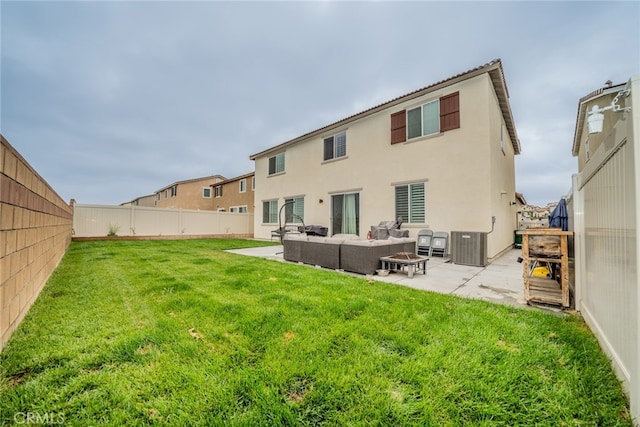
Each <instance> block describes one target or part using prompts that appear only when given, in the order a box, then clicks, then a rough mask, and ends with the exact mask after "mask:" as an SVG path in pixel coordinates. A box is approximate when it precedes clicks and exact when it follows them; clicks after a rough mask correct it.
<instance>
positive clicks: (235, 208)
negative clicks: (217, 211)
mask: <svg viewBox="0 0 640 427" xmlns="http://www.w3.org/2000/svg"><path fill="white" fill-rule="evenodd" d="M229 212H233V213H247V207H246V206H231V207H230V208H229Z"/></svg>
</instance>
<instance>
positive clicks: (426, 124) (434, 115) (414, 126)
mask: <svg viewBox="0 0 640 427" xmlns="http://www.w3.org/2000/svg"><path fill="white" fill-rule="evenodd" d="M439 132H440V100H439V99H436V100H434V101H431V102H427V103H426V104H422V105H420V106H418V107H416V108H412V109H410V110H407V138H408V139H411V138H418V137H420V136H426V135H433V134H436V133H439Z"/></svg>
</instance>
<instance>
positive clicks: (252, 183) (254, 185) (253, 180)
mask: <svg viewBox="0 0 640 427" xmlns="http://www.w3.org/2000/svg"><path fill="white" fill-rule="evenodd" d="M255 189H256V177H255V175H254V176H252V177H251V191H254V190H255Z"/></svg>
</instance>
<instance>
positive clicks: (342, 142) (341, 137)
mask: <svg viewBox="0 0 640 427" xmlns="http://www.w3.org/2000/svg"><path fill="white" fill-rule="evenodd" d="M346 155H347V132H340V133H337V134H335V135H332V136H330V137H328V138H325V139H324V160H331V159H337V158H340V157H345V156H346Z"/></svg>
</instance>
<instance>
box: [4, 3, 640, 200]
mask: <svg viewBox="0 0 640 427" xmlns="http://www.w3.org/2000/svg"><path fill="white" fill-rule="evenodd" d="M0 25H1V29H0V48H1V49H0V60H1V62H0V91H1V92H0V132H1V133H2V135H3V136H4V137H5V138H6V139H7V140H8V141H9V143H10V144H11V145H12V146H13V147H14V148H16V149H17V150H18V151H19V152H20V154H21V155H22V156H23V157H24V158H25V159H26V160H27V161H28V162H29V163H30V164H31V166H32V167H34V168H35V169H36V171H37V172H38V173H39V174H40V175H41V176H42V177H43V178H44V179H45V180H46V181H47V182H48V183H49V184H50V185H51V186H52V187H53V188H54V189H55V190H56V192H57V193H58V194H59V195H60V196H61V197H62V198H63V199H65V200H66V201H69V200H70V199H72V198H73V199H75V200H76V201H77V202H78V203H83V204H108V205H117V204H120V203H123V202H127V201H130V200H132V199H134V198H136V197H139V196H144V195H148V194H153V193H154V192H155V191H157V190H159V189H161V188H162V187H165V186H167V185H169V184H172V183H173V182H176V181H181V180H186V179H191V178H198V177H203V176H208V175H216V174H219V175H223V176H224V177H226V178H233V177H236V176H239V175H243V174H245V173H248V172H251V171H253V169H254V165H253V161H251V160H249V156H250V155H251V154H255V153H257V152H260V151H262V150H264V149H267V148H269V147H272V146H274V145H277V144H280V143H283V142H285V141H288V140H290V139H293V138H295V137H298V136H300V135H303V134H305V133H307V132H310V131H313V130H316V129H318V128H321V127H323V126H325V125H328V124H330V123H333V122H335V121H338V120H340V119H343V118H345V117H348V116H350V115H353V114H355V113H358V112H361V111H363V110H366V109H368V108H370V107H373V106H375V105H378V104H381V103H384V102H386V101H389V100H391V99H394V98H397V97H399V96H401V95H404V94H407V93H409V92H412V91H414V90H417V89H420V88H423V87H425V86H429V85H431V84H433V83H435V82H438V81H440V80H444V79H447V78H449V77H451V76H453V75H456V74H459V73H462V72H464V71H467V70H469V69H471V68H475V67H477V66H480V65H483V64H485V63H487V62H490V61H491V60H493V59H496V58H500V59H501V60H502V65H503V68H504V74H505V79H506V82H507V87H508V90H509V95H510V104H511V109H512V112H513V117H514V121H515V126H516V131H517V133H518V137H519V139H520V144H521V147H522V153H521V154H520V155H519V156H516V161H515V162H516V190H517V191H518V192H520V193H522V194H524V197H525V198H526V200H527V202H528V203H529V204H532V205H537V206H544V205H546V204H547V203H550V202H557V201H558V200H559V199H560V198H561V197H562V196H564V195H567V194H568V193H569V192H570V189H571V176H572V174H574V173H576V172H577V164H578V163H577V158H575V157H572V154H571V148H572V144H573V135H574V130H575V122H576V116H577V109H578V100H579V99H580V98H581V97H583V96H585V95H587V94H588V93H590V92H592V91H593V90H596V89H598V88H600V87H603V86H604V85H605V82H606V81H607V80H611V81H612V82H613V83H614V84H618V83H624V82H626V81H627V80H629V78H630V77H631V76H632V75H635V74H638V73H640V2H637V1H634V2H613V1H607V2H600V1H598V2H595V1H594V2H591V1H590V2H577V1H570V2H517V1H516V2H514V1H512V2H506V1H497V2H475V1H474V2H429V1H424V2H417V1H414V2H399V1H393V2H331V1H318V2H313V1H305V2H244V1H242V2H213V1H191V2H178V1H175V2H170V1H156V2H151V1H135V2H134V1H101V2H93V1H67V2H57V1H41V2H32V1H7V0H2V1H1V2H0Z"/></svg>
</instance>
